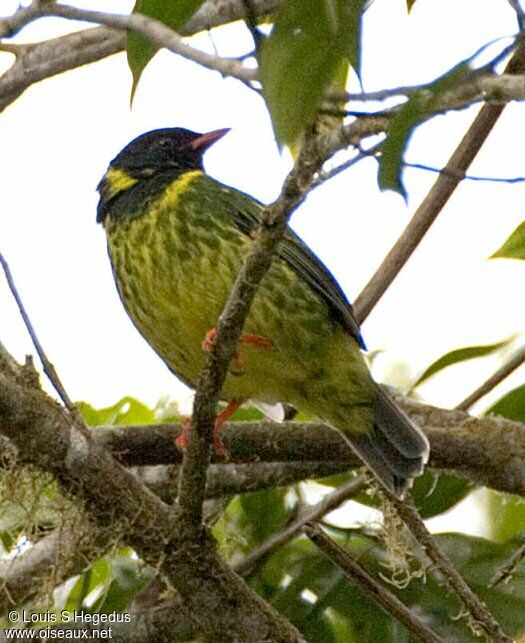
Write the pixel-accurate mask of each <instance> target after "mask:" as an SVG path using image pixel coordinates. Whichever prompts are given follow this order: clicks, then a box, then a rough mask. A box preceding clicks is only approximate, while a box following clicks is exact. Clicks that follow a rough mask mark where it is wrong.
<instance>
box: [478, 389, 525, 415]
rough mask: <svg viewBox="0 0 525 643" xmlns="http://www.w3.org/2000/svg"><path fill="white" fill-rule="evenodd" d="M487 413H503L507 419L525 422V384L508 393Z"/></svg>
mask: <svg viewBox="0 0 525 643" xmlns="http://www.w3.org/2000/svg"><path fill="white" fill-rule="evenodd" d="M485 414H486V415H501V416H502V417H504V418H507V420H514V421H515V422H525V384H522V385H521V386H518V387H517V388H515V389H513V390H512V391H509V392H508V393H506V394H505V395H504V396H503V397H502V398H500V399H499V400H498V401H497V402H496V403H495V404H493V405H492V406H491V407H490V408H489V409H487V411H486V412H485Z"/></svg>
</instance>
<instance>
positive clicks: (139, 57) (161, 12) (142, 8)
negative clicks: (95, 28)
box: [126, 0, 204, 101]
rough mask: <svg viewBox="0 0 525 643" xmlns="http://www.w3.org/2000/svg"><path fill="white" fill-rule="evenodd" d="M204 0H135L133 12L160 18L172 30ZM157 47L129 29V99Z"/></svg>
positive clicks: (183, 22) (182, 24) (178, 26)
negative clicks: (130, 84)
mask: <svg viewBox="0 0 525 643" xmlns="http://www.w3.org/2000/svg"><path fill="white" fill-rule="evenodd" d="M203 1H204V0H137V2H136V3H135V7H134V9H133V13H141V14H142V15H144V16H149V17H150V18H155V19H156V20H160V22H162V23H163V24H165V25H166V26H168V27H170V28H171V29H173V30H174V31H178V30H179V29H180V28H181V27H183V26H184V25H185V24H186V22H188V20H189V19H190V18H191V16H192V15H193V14H194V13H195V12H196V11H197V9H198V8H199V7H200V6H201V4H202V3H203ZM157 50H158V47H157V46H156V45H154V44H153V43H152V42H150V41H149V40H148V39H147V38H144V37H143V36H140V35H139V34H137V33H134V32H132V31H130V32H129V33H128V36H127V41H126V52H127V56H128V65H129V68H130V70H131V74H132V76H133V84H132V88H131V101H133V96H134V94H135V90H136V89H137V84H138V82H139V80H140V76H141V74H142V72H143V71H144V68H145V67H146V65H147V64H148V63H149V61H150V60H151V59H152V58H153V56H154V55H155V54H156V53H157Z"/></svg>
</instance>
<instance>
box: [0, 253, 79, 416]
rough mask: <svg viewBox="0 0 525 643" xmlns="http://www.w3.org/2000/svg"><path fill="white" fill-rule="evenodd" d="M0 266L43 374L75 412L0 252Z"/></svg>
mask: <svg viewBox="0 0 525 643" xmlns="http://www.w3.org/2000/svg"><path fill="white" fill-rule="evenodd" d="M0 264H2V269H3V271H4V273H5V278H6V281H7V285H8V286H9V290H10V291H11V294H12V295H13V298H14V300H15V301H16V305H17V306H18V310H19V312H20V315H21V316H22V319H23V320H24V324H25V327H26V328H27V332H28V333H29V336H30V337H31V341H32V342H33V346H34V347H35V350H36V352H37V353H38V357H39V358H40V361H41V362H42V368H43V369H44V373H45V374H46V375H47V377H48V379H49V381H50V382H51V384H52V385H53V387H54V389H55V391H56V392H57V393H58V395H59V396H60V399H61V400H62V402H64V406H65V407H66V408H67V409H68V410H69V411H73V410H76V407H75V405H74V404H73V402H72V401H71V399H70V397H69V395H68V394H67V392H66V389H65V388H64V386H63V385H62V382H61V381H60V378H59V376H58V373H57V372H56V369H55V367H54V366H53V364H52V363H51V362H50V361H49V359H48V357H47V355H46V353H45V351H44V348H43V346H42V344H41V343H40V340H39V339H38V337H37V334H36V332H35V329H34V327H33V324H32V323H31V320H30V319H29V315H28V314H27V312H26V309H25V307H24V304H23V302H22V299H21V297H20V295H19V293H18V290H17V288H16V285H15V282H14V279H13V275H12V274H11V270H10V269H9V264H8V263H7V261H6V260H5V258H4V255H3V254H2V253H1V252H0Z"/></svg>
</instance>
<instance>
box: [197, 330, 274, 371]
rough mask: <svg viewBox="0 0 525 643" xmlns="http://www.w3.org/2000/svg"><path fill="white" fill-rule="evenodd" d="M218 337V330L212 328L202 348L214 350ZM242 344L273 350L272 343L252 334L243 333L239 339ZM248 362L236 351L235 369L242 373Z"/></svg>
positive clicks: (234, 358) (234, 357) (205, 337)
mask: <svg viewBox="0 0 525 643" xmlns="http://www.w3.org/2000/svg"><path fill="white" fill-rule="evenodd" d="M216 335H217V329H216V328H211V329H210V330H209V331H208V332H207V333H206V335H205V336H204V340H203V342H202V348H203V350H205V351H209V350H211V349H212V348H213V346H214V345H215V337H216ZM239 341H240V342H242V343H243V344H251V345H252V346H261V347H262V348H271V347H272V343H271V342H269V341H268V340H267V339H265V338H264V337H260V336H259V335H253V334H252V333H242V334H241V337H240V339H239ZM245 363H246V361H245V359H244V357H243V355H242V354H241V352H240V351H239V350H238V349H237V350H236V351H235V355H234V356H233V364H234V366H235V369H236V370H237V371H241V372H242V369H243V368H244V365H245Z"/></svg>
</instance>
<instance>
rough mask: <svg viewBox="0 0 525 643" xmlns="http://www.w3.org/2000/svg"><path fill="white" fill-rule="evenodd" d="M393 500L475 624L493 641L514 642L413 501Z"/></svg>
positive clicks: (392, 498) (404, 520) (391, 498)
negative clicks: (430, 529) (445, 551)
mask: <svg viewBox="0 0 525 643" xmlns="http://www.w3.org/2000/svg"><path fill="white" fill-rule="evenodd" d="M390 500H391V502H392V503H393V504H394V506H395V508H396V510H397V512H398V514H399V516H400V517H401V519H402V520H403V522H404V523H405V525H406V526H407V527H408V528H409V530H410V532H411V533H412V535H413V536H414V538H415V539H416V540H417V542H418V543H419V544H420V545H421V547H422V548H423V549H424V551H425V553H426V554H427V556H428V557H429V559H430V560H431V561H432V562H433V563H434V565H435V566H436V568H437V569H438V570H439V572H440V573H441V574H442V575H443V577H444V578H445V580H446V581H447V584H448V585H449V586H450V587H451V588H452V589H453V590H454V591H455V592H456V594H457V596H458V597H459V599H460V600H461V602H462V603H463V604H464V606H465V607H466V608H467V609H468V611H469V613H470V615H471V617H472V620H473V622H474V624H475V625H479V626H480V627H481V628H483V630H484V632H485V634H486V635H487V637H488V638H489V640H490V641H495V642H498V643H512V639H511V638H510V637H509V636H507V635H506V634H505V632H504V631H503V630H502V628H501V625H500V624H499V623H498V622H497V621H496V619H495V618H494V616H493V615H492V614H491V612H490V611H489V609H488V607H487V605H486V604H485V603H484V602H483V601H482V600H481V599H480V598H479V597H478V596H477V595H476V594H475V593H474V592H473V591H472V590H471V589H470V587H469V586H468V585H467V583H466V582H465V580H464V579H463V577H462V576H461V574H460V573H459V572H458V571H457V570H456V568H455V567H454V565H452V563H451V561H450V560H449V558H448V557H447V556H446V555H445V554H444V553H443V552H442V551H441V550H440V549H439V547H438V546H437V545H436V543H435V541H434V539H433V538H432V534H431V533H430V532H429V531H428V529H427V528H426V526H425V523H424V522H423V520H422V519H421V516H420V515H419V512H418V511H417V509H416V508H415V506H414V505H413V503H412V502H410V501H406V500H405V501H400V500H398V499H397V498H394V497H393V496H390Z"/></svg>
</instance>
